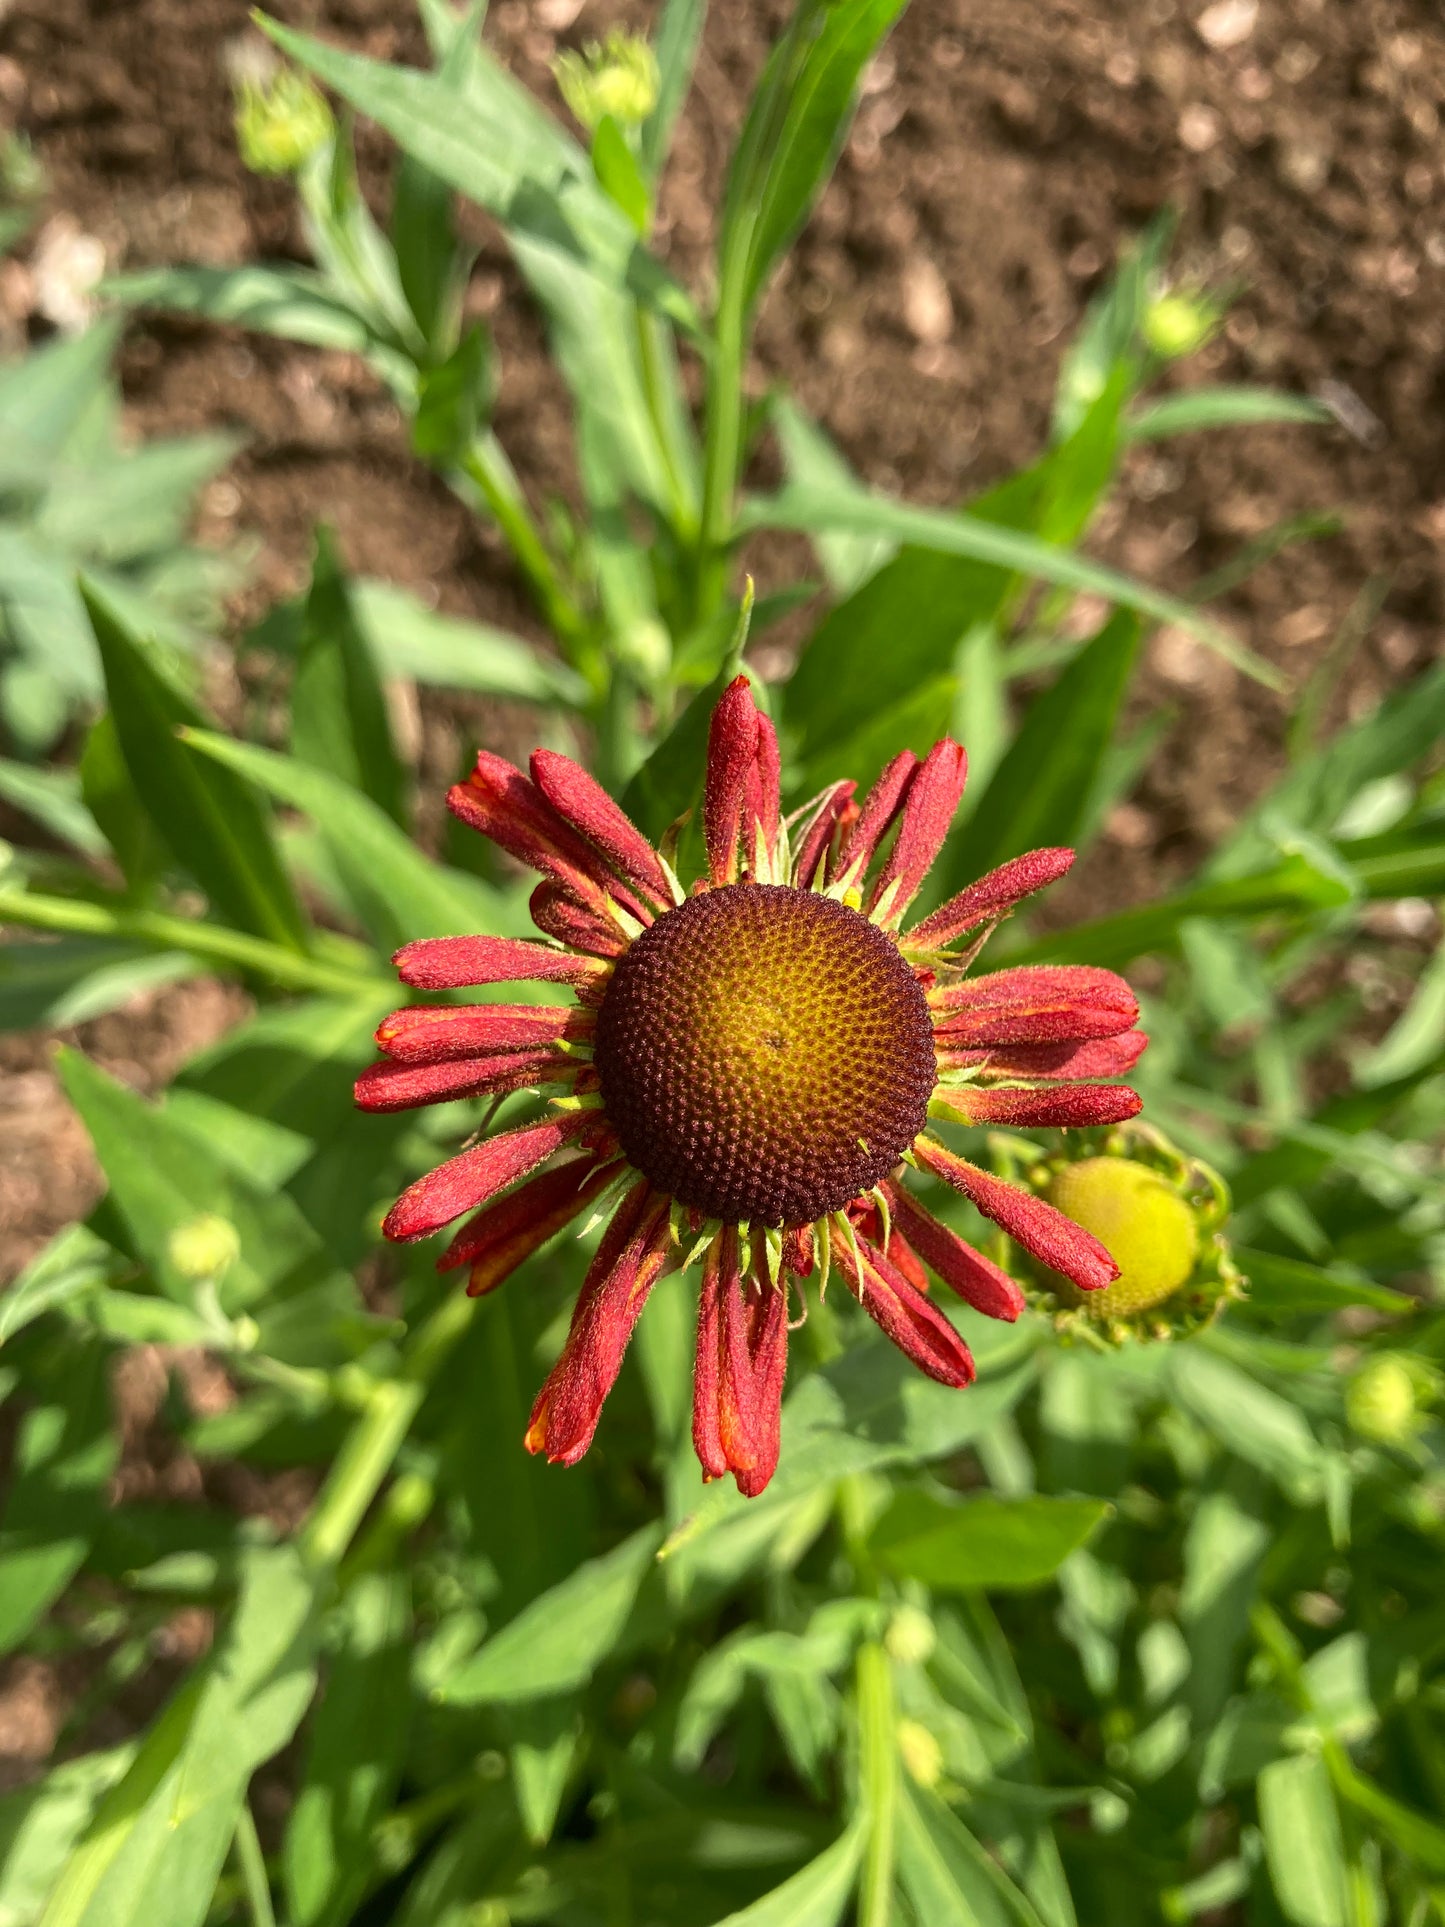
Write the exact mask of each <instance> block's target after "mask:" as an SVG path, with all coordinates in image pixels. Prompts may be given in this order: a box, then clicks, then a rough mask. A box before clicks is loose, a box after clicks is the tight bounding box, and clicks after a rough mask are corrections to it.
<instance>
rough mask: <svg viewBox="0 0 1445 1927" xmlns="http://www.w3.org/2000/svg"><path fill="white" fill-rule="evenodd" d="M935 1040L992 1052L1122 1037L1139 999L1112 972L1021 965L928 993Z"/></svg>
mask: <svg viewBox="0 0 1445 1927" xmlns="http://www.w3.org/2000/svg"><path fill="white" fill-rule="evenodd" d="M928 1002H929V1006H930V1008H931V1009H932V1010H933V1012H934V1032H935V1035H936V1036H937V1038H938V1040H939V1042H940V1043H941V1044H944V1045H946V1046H947V1047H948V1048H950V1049H970V1050H978V1049H982V1048H984V1047H986V1046H988V1045H992V1044H1058V1043H1083V1042H1084V1041H1086V1040H1087V1039H1089V1038H1091V1037H1116V1036H1118V1034H1119V1032H1120V1031H1125V1030H1128V1029H1130V1027H1131V1026H1132V1025H1133V1024H1134V1023H1135V1022H1136V1021H1137V1019H1138V1016H1139V999H1138V998H1137V997H1136V996H1135V995H1134V993H1133V991H1132V990H1131V989H1130V988H1129V986H1128V984H1126V983H1125V981H1124V979H1123V978H1122V977H1120V976H1119V975H1117V973H1116V972H1114V971H1112V970H1100V969H1098V968H1096V967H1095V966H1094V965H1092V964H1021V965H1019V966H1017V967H1016V968H1015V969H1013V970H995V971H992V972H990V974H989V975H987V976H984V977H970V978H968V979H966V980H965V981H964V982H963V983H960V984H944V985H938V986H935V988H934V989H932V990H930V991H929V992H928Z"/></svg>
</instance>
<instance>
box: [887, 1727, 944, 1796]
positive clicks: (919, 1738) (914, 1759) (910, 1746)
mask: <svg viewBox="0 0 1445 1927" xmlns="http://www.w3.org/2000/svg"><path fill="white" fill-rule="evenodd" d="M898 1751H899V1754H900V1756H901V1758H902V1760H903V1765H904V1767H905V1769H906V1770H907V1773H908V1777H909V1779H910V1780H916V1781H917V1783H918V1785H919V1786H927V1787H932V1786H937V1785H938V1782H939V1781H940V1780H941V1779H942V1778H943V1748H942V1747H941V1746H940V1745H939V1744H938V1741H937V1740H936V1739H935V1738H934V1736H933V1734H932V1733H930V1732H929V1730H928V1728H927V1727H926V1726H923V1725H921V1724H920V1722H919V1721H917V1720H900V1721H899V1722H898Z"/></svg>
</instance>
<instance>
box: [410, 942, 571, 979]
mask: <svg viewBox="0 0 1445 1927" xmlns="http://www.w3.org/2000/svg"><path fill="white" fill-rule="evenodd" d="M391 961H392V962H393V963H394V964H395V965H396V967H397V971H398V973H399V974H400V976H401V981H402V982H403V983H404V984H412V985H413V986H414V987H415V988H416V989H417V990H460V989H462V988H463V987H465V986H467V985H470V984H502V983H514V982H517V981H519V980H520V979H523V978H531V979H532V980H533V981H534V982H536V983H552V982H559V983H586V982H587V981H588V980H589V979H591V978H593V977H596V976H597V975H598V973H599V971H600V969H601V965H600V964H598V963H597V962H595V961H594V960H593V959H592V958H591V957H573V956H569V955H568V953H567V952H566V951H565V950H549V949H548V948H547V947H546V945H545V944H540V943H523V942H521V941H520V940H519V939H517V938H515V937H423V938H421V939H420V940H419V941H418V942H416V943H408V944H403V945H402V947H401V949H400V950H398V951H397V953H396V955H395V956H394V957H393V958H392V960H391Z"/></svg>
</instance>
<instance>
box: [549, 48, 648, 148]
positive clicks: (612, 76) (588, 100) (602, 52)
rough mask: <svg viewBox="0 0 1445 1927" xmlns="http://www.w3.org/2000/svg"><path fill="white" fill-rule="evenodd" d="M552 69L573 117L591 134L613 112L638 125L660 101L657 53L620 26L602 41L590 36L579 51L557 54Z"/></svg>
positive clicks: (623, 123) (617, 118)
mask: <svg viewBox="0 0 1445 1927" xmlns="http://www.w3.org/2000/svg"><path fill="white" fill-rule="evenodd" d="M552 72H553V74H554V75H555V76H556V80H557V85H558V87H559V88H560V89H561V93H562V98H563V100H565V101H566V103H567V106H568V108H569V109H570V111H571V113H572V116H573V118H574V119H575V120H576V121H577V122H578V123H579V124H580V125H581V126H583V127H585V128H586V129H587V131H588V133H589V134H590V133H594V132H595V131H596V130H597V128H598V127H599V126H600V125H601V123H602V121H603V120H604V119H606V118H607V117H608V116H609V115H610V116H611V118H612V119H613V120H615V121H616V122H617V124H618V125H619V126H620V127H639V126H641V124H642V122H643V121H645V120H646V119H647V117H648V115H649V114H650V113H651V112H652V110H653V108H654V107H655V106H656V105H657V94H658V89H659V87H660V86H661V76H660V74H659V73H658V68H657V55H656V54H655V53H654V52H653V51H652V48H651V47H650V46H649V45H648V43H647V42H646V41H645V40H643V39H642V38H640V37H639V36H638V35H636V34H630V33H624V32H623V30H622V29H621V28H620V27H614V28H613V30H612V32H611V33H610V34H608V36H607V38H606V40H605V41H603V42H602V43H601V44H600V45H599V43H598V42H597V41H595V40H593V41H589V42H588V44H587V46H586V47H584V48H583V50H582V52H581V53H580V54H577V53H560V54H558V56H557V58H556V59H555V60H554V61H553V62H552Z"/></svg>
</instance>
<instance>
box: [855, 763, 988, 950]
mask: <svg viewBox="0 0 1445 1927" xmlns="http://www.w3.org/2000/svg"><path fill="white" fill-rule="evenodd" d="M967 780H968V757H967V756H966V755H965V753H964V750H963V747H962V745H961V744H959V743H955V742H954V740H953V738H952V737H951V736H944V737H941V738H940V739H939V741H938V742H936V743H935V744H934V745H933V748H932V749H931V750H929V752H928V757H927V760H926V761H925V763H924V765H923V767H922V769H920V770H919V772H918V774H917V775H916V776H915V777H914V779H913V781H912V783H911V784H910V785H909V789H908V798H907V801H906V802H905V803H904V805H903V815H902V818H901V820H900V822H899V825H898V840H897V842H896V843H895V844H894V845H893V851H892V854H891V855H890V856H889V858H888V861H887V863H886V864H885V865H884V866H883V874H882V875H881V876H880V877H879V879H878V881H877V883H876V884H875V885H874V886H873V895H872V898H871V899H870V901H871V902H872V903H875V904H876V903H880V902H882V901H883V899H884V897H885V894H886V893H887V892H889V890H890V888H891V889H892V895H891V896H889V897H888V906H889V907H888V912H887V914H888V916H889V918H890V919H896V918H898V917H900V916H901V915H902V914H903V911H904V910H905V909H906V908H907V906H908V905H909V904H910V903H912V901H913V899H914V898H915V897H916V896H917V895H918V892H919V889H920V888H921V886H922V883H923V879H924V878H925V877H926V876H927V875H928V872H929V870H930V868H931V867H932V864H933V859H934V858H935V857H936V856H937V855H938V852H939V851H940V850H941V849H942V848H943V839H944V838H945V837H946V836H947V835H948V831H949V826H950V825H951V824H952V822H953V818H954V813H955V811H956V810H957V809H958V805H959V801H960V799H961V798H962V796H963V788H964V784H965V782H966V781H967ZM895 886H896V887H895Z"/></svg>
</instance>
